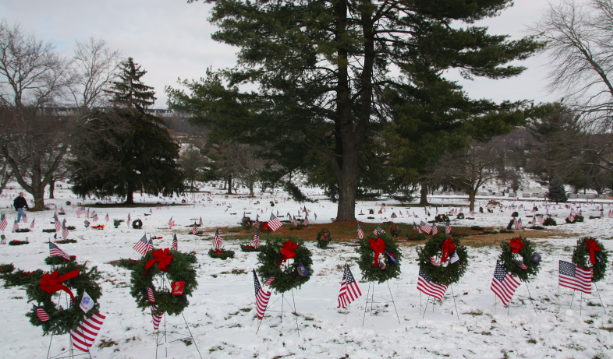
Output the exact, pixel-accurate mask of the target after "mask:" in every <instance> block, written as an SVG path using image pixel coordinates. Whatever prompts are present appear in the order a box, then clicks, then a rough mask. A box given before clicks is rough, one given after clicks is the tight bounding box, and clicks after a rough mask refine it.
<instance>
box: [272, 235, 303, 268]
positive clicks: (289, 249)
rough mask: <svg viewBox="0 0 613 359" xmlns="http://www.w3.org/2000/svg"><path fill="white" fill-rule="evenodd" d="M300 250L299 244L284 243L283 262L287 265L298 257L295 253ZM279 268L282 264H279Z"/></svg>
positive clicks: (282, 249)
mask: <svg viewBox="0 0 613 359" xmlns="http://www.w3.org/2000/svg"><path fill="white" fill-rule="evenodd" d="M296 248H298V243H293V242H292V241H287V242H283V247H281V251H280V252H281V261H283V262H284V263H285V261H287V260H288V259H290V258H294V257H296V252H295V251H294V250H295V249H296ZM277 265H278V266H280V265H281V262H279V263H277Z"/></svg>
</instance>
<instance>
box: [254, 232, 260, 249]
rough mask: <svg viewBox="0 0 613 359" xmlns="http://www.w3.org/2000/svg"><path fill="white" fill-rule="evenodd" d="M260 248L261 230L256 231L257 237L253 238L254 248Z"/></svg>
mask: <svg viewBox="0 0 613 359" xmlns="http://www.w3.org/2000/svg"><path fill="white" fill-rule="evenodd" d="M259 246H260V228H256V229H255V235H254V236H253V247H254V248H257V247H259Z"/></svg>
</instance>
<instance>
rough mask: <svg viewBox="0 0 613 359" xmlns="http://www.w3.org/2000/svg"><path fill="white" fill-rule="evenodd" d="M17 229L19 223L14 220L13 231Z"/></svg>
mask: <svg viewBox="0 0 613 359" xmlns="http://www.w3.org/2000/svg"><path fill="white" fill-rule="evenodd" d="M18 229H19V223H17V221H15V223H13V232H16V231H17V230H18Z"/></svg>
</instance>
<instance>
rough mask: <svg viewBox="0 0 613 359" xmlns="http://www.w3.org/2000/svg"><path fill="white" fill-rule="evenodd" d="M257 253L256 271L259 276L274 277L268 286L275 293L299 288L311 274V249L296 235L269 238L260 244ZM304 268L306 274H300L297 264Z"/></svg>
mask: <svg viewBox="0 0 613 359" xmlns="http://www.w3.org/2000/svg"><path fill="white" fill-rule="evenodd" d="M259 248H260V253H259V254H258V263H259V268H258V273H259V275H260V278H271V277H274V278H275V279H274V281H273V282H272V283H271V284H270V288H271V289H274V290H276V291H277V293H285V292H287V291H289V290H292V289H294V288H299V287H300V286H302V285H303V284H304V283H306V282H308V280H309V279H310V278H311V275H312V274H313V270H312V269H311V265H312V264H313V260H312V259H311V251H310V250H309V249H308V248H307V247H306V246H305V245H304V242H303V241H302V240H301V239H300V238H297V237H279V238H274V239H270V240H268V241H267V242H266V244H265V245H261V246H260V247H259ZM301 263H302V265H303V266H304V267H305V268H306V271H307V272H306V274H305V273H304V272H303V276H302V277H301V276H300V273H299V268H298V267H299V266H300V264H301Z"/></svg>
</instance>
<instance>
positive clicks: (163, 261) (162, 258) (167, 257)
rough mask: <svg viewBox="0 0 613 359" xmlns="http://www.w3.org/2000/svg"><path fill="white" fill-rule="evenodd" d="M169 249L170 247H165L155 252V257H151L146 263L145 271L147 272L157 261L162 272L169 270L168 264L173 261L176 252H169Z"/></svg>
mask: <svg viewBox="0 0 613 359" xmlns="http://www.w3.org/2000/svg"><path fill="white" fill-rule="evenodd" d="M169 251H170V250H169V249H168V248H164V249H158V250H157V251H155V252H153V258H151V259H150V260H149V261H148V262H147V264H145V273H147V271H148V270H149V268H151V267H152V266H153V265H154V264H155V263H156V262H157V264H158V268H159V269H160V270H161V271H162V272H167V271H168V266H169V265H170V263H171V262H172V257H173V256H174V254H169Z"/></svg>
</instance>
